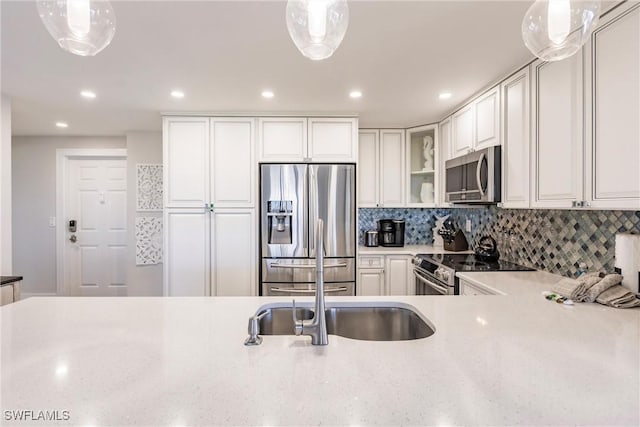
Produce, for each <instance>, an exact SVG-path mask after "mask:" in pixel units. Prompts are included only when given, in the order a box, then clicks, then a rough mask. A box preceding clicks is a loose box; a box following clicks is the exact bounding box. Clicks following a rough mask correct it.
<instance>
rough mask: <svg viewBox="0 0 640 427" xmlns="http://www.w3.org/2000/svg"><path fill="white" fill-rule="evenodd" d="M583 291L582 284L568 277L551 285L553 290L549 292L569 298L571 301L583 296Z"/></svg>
mask: <svg viewBox="0 0 640 427" xmlns="http://www.w3.org/2000/svg"><path fill="white" fill-rule="evenodd" d="M584 289H585V287H584V283H581V282H579V281H577V280H575V279H571V278H569V277H565V278H564V279H561V280H560V281H559V282H558V283H556V284H555V285H553V288H551V290H552V291H553V292H555V293H556V294H559V295H562V296H563V297H565V298H570V299H572V300H577V299H578V298H579V297H580V295H582V294H583V292H584Z"/></svg>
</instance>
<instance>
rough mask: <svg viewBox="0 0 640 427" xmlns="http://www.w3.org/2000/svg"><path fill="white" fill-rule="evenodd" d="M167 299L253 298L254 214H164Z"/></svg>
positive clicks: (233, 211)
mask: <svg viewBox="0 0 640 427" xmlns="http://www.w3.org/2000/svg"><path fill="white" fill-rule="evenodd" d="M164 223H165V237H164V248H165V250H164V255H165V256H164V294H165V295H166V296H209V295H212V296H252V295H255V291H256V289H255V288H256V285H257V276H256V259H257V254H256V252H255V251H256V248H257V244H256V238H255V236H256V232H255V227H256V224H255V223H256V221H255V210H254V209H219V210H216V211H215V212H213V213H211V212H209V211H203V210H202V209H197V210H196V209H167V210H165V214H164Z"/></svg>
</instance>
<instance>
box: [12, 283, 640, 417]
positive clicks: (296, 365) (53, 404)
mask: <svg viewBox="0 0 640 427" xmlns="http://www.w3.org/2000/svg"><path fill="white" fill-rule="evenodd" d="M389 300H396V301H402V302H405V303H408V304H411V305H413V306H414V307H415V308H416V309H418V310H419V311H420V312H421V313H422V314H423V315H424V316H425V317H426V318H427V319H429V321H430V322H432V324H433V325H435V329H436V331H435V334H434V335H432V336H431V337H428V338H425V339H421V340H414V341H403V342H368V341H356V340H351V339H347V338H342V337H338V336H334V335H330V336H329V345H328V346H325V347H314V346H311V345H310V340H309V338H308V337H295V336H265V337H264V342H263V343H262V345H260V346H257V347H245V346H244V345H243V341H244V339H245V337H246V335H247V333H246V331H247V319H248V317H249V316H250V315H251V314H253V313H254V312H255V310H256V309H257V308H258V307H260V306H261V305H263V304H265V303H267V302H277V301H287V302H289V301H290V299H288V298H258V297H254V298H161V297H158V298H150V297H139V298H136V297H129V298H102V299H100V298H63V297H60V298H37V297H34V298H29V299H27V300H24V301H20V302H17V303H14V304H10V305H7V306H4V307H2V308H0V321H1V347H0V354H1V368H0V378H1V380H0V381H1V393H2V395H1V397H2V399H1V402H0V403H1V407H2V411H3V413H2V415H3V422H4V425H12V422H11V421H7V420H6V418H4V417H5V415H6V413H5V411H7V410H18V409H30V410H34V411H38V410H60V411H62V410H68V411H69V412H70V417H71V418H70V420H69V421H68V422H60V424H62V425H82V426H86V425H95V426H105V425H118V426H125V425H146V426H151V425H153V426H161V425H168V426H178V425H319V424H322V425H360V426H363V425H374V424H377V425H510V426H511V425H576V424H577V425H584V424H590V425H639V424H640V370H639V369H638V366H639V364H640V310H615V309H611V308H607V307H604V306H601V305H597V304H580V305H575V306H573V307H568V306H562V305H559V304H552V303H549V302H548V301H546V300H544V299H543V298H540V296H539V295H536V296H535V297H534V296H526V295H525V296H521V297H512V296H503V297H475V298H474V297H460V296H422V297H416V296H414V297H366V298H365V297H360V298H359V297H343V298H337V297H333V298H327V302H328V305H331V303H332V302H334V303H335V301H342V302H344V301H354V303H356V302H363V301H365V302H366V301H389ZM311 301H312V300H311V299H310V298H301V299H298V301H297V302H298V303H301V302H308V303H311ZM14 424H15V425H21V426H24V425H29V424H32V425H50V424H54V423H51V422H48V423H42V422H34V423H24V422H21V423H20V422H16V423H14Z"/></svg>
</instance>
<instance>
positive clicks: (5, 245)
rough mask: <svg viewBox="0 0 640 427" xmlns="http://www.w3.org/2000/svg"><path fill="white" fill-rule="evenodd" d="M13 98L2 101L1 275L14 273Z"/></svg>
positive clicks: (0, 111) (0, 138) (0, 171)
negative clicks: (12, 217)
mask: <svg viewBox="0 0 640 427" xmlns="http://www.w3.org/2000/svg"><path fill="white" fill-rule="evenodd" d="M11 239H12V236H11V100H10V99H9V98H8V97H7V96H5V95H2V100H1V101H0V275H5V276H7V275H11V274H12V272H13V271H12V263H13V259H12V250H11Z"/></svg>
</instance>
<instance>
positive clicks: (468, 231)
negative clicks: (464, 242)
mask: <svg viewBox="0 0 640 427" xmlns="http://www.w3.org/2000/svg"><path fill="white" fill-rule="evenodd" d="M464 229H465V230H466V231H467V233H471V220H470V219H468V220H467V222H466V223H465V225H464Z"/></svg>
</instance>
